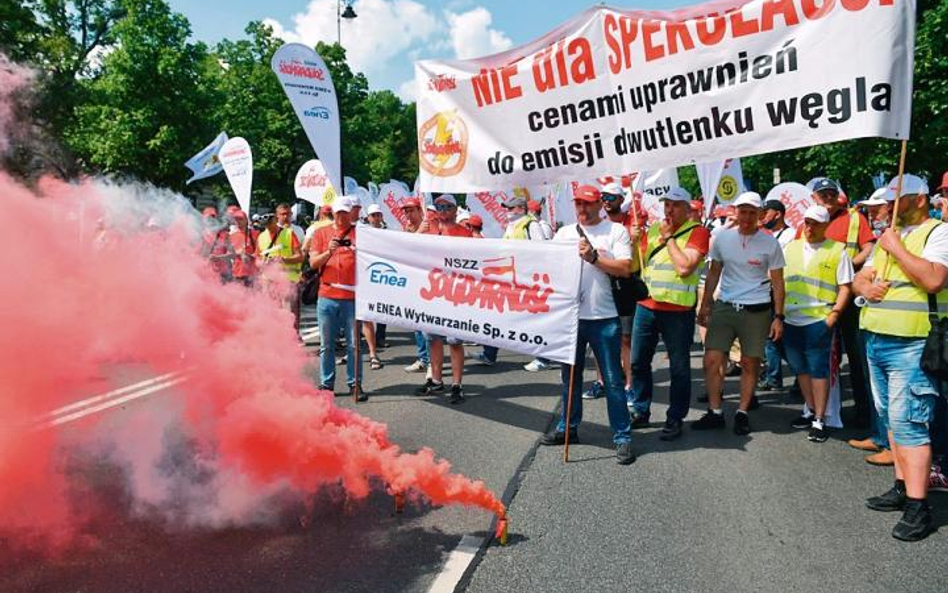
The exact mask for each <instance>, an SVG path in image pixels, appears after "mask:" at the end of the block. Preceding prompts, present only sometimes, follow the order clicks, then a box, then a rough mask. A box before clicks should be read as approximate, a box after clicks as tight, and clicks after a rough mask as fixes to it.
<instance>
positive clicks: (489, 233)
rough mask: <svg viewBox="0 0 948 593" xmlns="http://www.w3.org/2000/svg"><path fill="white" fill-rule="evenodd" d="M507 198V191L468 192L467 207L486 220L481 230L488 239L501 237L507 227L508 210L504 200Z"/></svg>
mask: <svg viewBox="0 0 948 593" xmlns="http://www.w3.org/2000/svg"><path fill="white" fill-rule="evenodd" d="M506 199H507V192H505V191H481V192H476V193H473V194H467V200H466V203H467V209H468V210H470V211H471V214H476V215H478V216H480V217H481V219H482V220H483V221H484V228H483V229H482V231H481V234H483V235H484V236H485V237H487V238H488V239H500V238H501V237H503V236H504V231H505V230H506V229H507V211H506V210H504V206H503V202H504V200H506Z"/></svg>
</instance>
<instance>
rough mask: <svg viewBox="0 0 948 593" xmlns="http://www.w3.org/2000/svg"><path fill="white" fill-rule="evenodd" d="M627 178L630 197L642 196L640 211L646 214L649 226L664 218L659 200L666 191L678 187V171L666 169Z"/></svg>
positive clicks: (663, 211)
mask: <svg viewBox="0 0 948 593" xmlns="http://www.w3.org/2000/svg"><path fill="white" fill-rule="evenodd" d="M629 177H630V179H631V189H632V195H633V196H634V195H635V194H637V193H638V194H641V195H642V209H643V210H645V212H646V214H648V220H649V224H652V223H653V222H655V221H656V220H661V219H663V218H665V207H664V206H662V202H661V198H662V196H664V195H665V194H667V193H668V190H670V189H671V188H673V187H675V186H677V185H678V169H677V168H676V167H668V168H666V169H659V170H658V171H647V172H645V173H632V174H631V175H630V176H629Z"/></svg>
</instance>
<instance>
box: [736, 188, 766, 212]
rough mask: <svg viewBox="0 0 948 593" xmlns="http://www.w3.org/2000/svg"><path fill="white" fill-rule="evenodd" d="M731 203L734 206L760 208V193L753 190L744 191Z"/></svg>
mask: <svg viewBox="0 0 948 593" xmlns="http://www.w3.org/2000/svg"><path fill="white" fill-rule="evenodd" d="M731 205H732V206H734V207H735V208H740V207H741V206H753V207H754V208H760V205H761V200H760V194H759V193H757V192H755V191H746V192H744V193H742V194H741V195H739V196H737V199H736V200H734V202H733V203H732V204H731Z"/></svg>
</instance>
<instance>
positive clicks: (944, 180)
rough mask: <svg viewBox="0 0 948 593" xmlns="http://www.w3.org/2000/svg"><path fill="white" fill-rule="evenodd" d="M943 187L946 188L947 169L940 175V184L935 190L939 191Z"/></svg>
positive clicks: (947, 185)
mask: <svg viewBox="0 0 948 593" xmlns="http://www.w3.org/2000/svg"><path fill="white" fill-rule="evenodd" d="M945 188H948V171H945V174H944V175H942V176H941V185H939V186H938V187H936V188H935V191H941V190H942V189H945Z"/></svg>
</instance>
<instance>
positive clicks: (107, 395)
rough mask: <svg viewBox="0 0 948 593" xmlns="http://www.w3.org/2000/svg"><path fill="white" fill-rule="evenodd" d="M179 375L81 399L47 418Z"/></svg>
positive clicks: (51, 413) (166, 375)
mask: <svg viewBox="0 0 948 593" xmlns="http://www.w3.org/2000/svg"><path fill="white" fill-rule="evenodd" d="M180 374H181V371H174V372H172V373H166V374H164V375H159V376H157V377H152V378H151V379H146V380H145V381H141V382H139V383H135V384H132V385H126V386H125V387H122V388H121V389H116V390H114V391H110V392H108V393H103V394H102V395H96V396H93V397H90V398H87V399H83V400H80V401H77V402H74V403H71V404H69V405H68V406H63V407H61V408H57V409H55V410H53V411H52V412H50V413H48V414H47V416H60V415H62V414H65V413H67V412H71V411H73V410H76V409H79V408H85V407H86V406H91V405H92V404H95V403H97V402H100V401H103V400H107V399H112V398H113V397H118V396H120V395H123V394H125V393H128V392H130V391H135V390H138V389H142V388H145V387H149V386H151V385H154V384H155V383H160V382H162V381H165V380H167V379H170V378H172V377H174V376H175V375H180Z"/></svg>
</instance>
